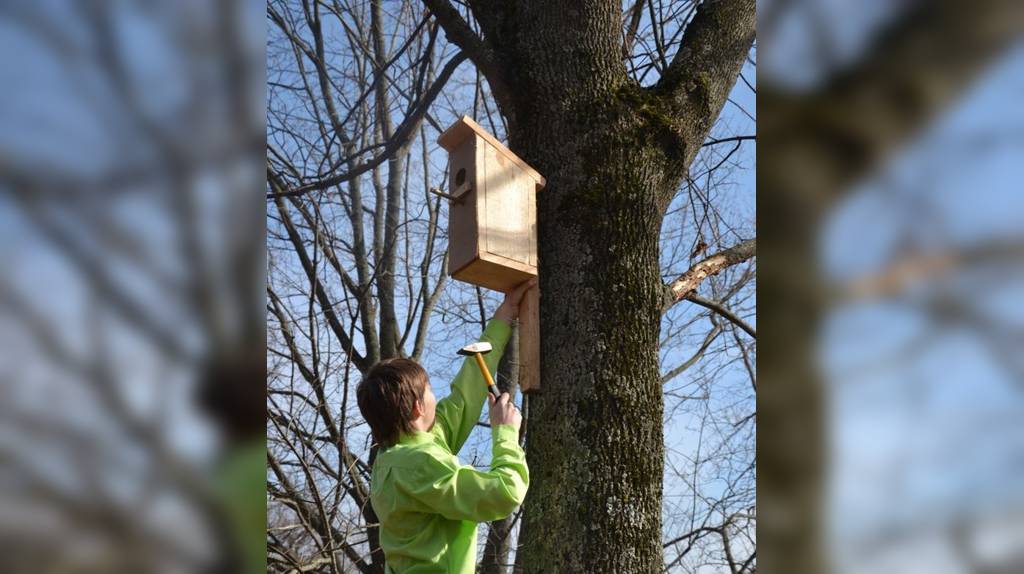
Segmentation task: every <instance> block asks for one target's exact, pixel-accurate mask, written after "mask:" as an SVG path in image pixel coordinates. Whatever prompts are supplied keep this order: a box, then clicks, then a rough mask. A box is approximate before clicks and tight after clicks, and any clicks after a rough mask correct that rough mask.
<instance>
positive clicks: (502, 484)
mask: <svg viewBox="0 0 1024 574" xmlns="http://www.w3.org/2000/svg"><path fill="white" fill-rule="evenodd" d="M491 437H492V451H493V458H492V461H491V469H490V470H489V471H487V472H482V471H479V470H477V469H475V468H473V467H472V466H462V465H461V464H459V461H458V459H457V458H456V457H455V456H453V455H448V454H447V453H441V452H440V449H436V450H437V453H438V454H439V455H440V456H425V457H424V459H423V461H422V462H423V463H422V464H420V465H418V467H417V469H416V470H415V471H414V472H411V473H407V474H403V475H400V478H398V481H399V485H400V487H401V488H402V489H403V490H405V491H406V493H407V494H408V495H409V496H410V497H412V498H413V499H414V500H416V501H418V502H419V503H421V504H422V505H424V506H425V507H426V508H425V510H427V511H429V512H434V513H437V514H440V515H441V516H444V517H445V518H448V519H450V520H466V521H470V522H488V521H491V520H498V519H501V518H504V517H506V516H508V515H510V514H512V511H513V510H515V508H516V507H517V506H519V505H520V504H522V503H523V499H524V498H525V497H526V490H527V488H529V486H530V475H529V470H528V469H527V467H526V455H525V453H524V452H523V449H522V448H521V447H520V446H519V433H518V432H517V431H516V429H515V428H514V427H513V426H511V425H498V426H497V427H496V428H494V429H492V431H491Z"/></svg>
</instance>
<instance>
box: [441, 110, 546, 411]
mask: <svg viewBox="0 0 1024 574" xmlns="http://www.w3.org/2000/svg"><path fill="white" fill-rule="evenodd" d="M437 141H438V143H439V144H440V145H441V146H442V147H444V148H445V149H446V150H447V151H448V154H449V155H448V159H449V168H448V172H449V180H448V194H447V196H448V198H449V199H450V201H451V204H450V205H451V209H450V210H449V213H448V267H449V269H450V270H451V275H452V277H454V278H455V279H458V280H460V281H465V282H467V283H471V284H473V285H478V286H480V287H485V288H487V289H493V290H495V291H502V292H508V291H510V290H511V289H512V288H513V287H515V286H517V285H519V284H521V283H522V282H523V281H526V280H528V279H530V278H532V277H536V276H537V264H538V261H537V202H536V192H537V191H539V190H540V189H541V188H543V187H544V184H545V181H544V177H543V176H541V175H540V174H539V173H538V172H537V170H535V169H533V168H532V167H530V166H529V165H528V164H527V163H526V162H525V161H523V160H522V159H521V158H519V156H517V155H516V154H514V153H512V151H511V150H510V149H508V148H507V147H505V146H504V145H503V144H502V143H501V142H499V141H498V140H497V139H496V138H495V137H494V136H492V135H491V134H490V133H488V132H487V130H485V129H483V128H482V127H481V126H480V125H479V124H478V123H476V122H475V121H473V120H472V119H470V118H469V117H467V116H462V117H461V118H460V119H459V120H458V121H456V122H455V123H454V124H452V125H451V126H450V127H449V128H448V129H447V130H445V132H444V133H443V134H441V136H440V137H439V138H438V140H437ZM539 319H540V317H539V294H538V293H537V292H536V291H534V292H533V293H532V294H531V295H529V296H528V300H527V301H524V303H523V307H522V309H521V312H520V330H519V332H520V355H521V356H520V387H521V388H522V390H523V392H528V391H532V390H537V389H538V388H539V380H540V364H539V354H540V350H539V347H540V323H539Z"/></svg>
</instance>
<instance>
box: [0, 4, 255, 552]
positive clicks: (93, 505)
mask: <svg viewBox="0 0 1024 574" xmlns="http://www.w3.org/2000/svg"><path fill="white" fill-rule="evenodd" d="M252 7H253V6H252V5H249V6H244V5H242V4H240V3H237V2H224V3H219V4H217V5H216V6H206V5H201V4H196V3H190V4H188V5H187V6H186V5H179V4H177V3H176V4H172V5H161V4H159V3H157V4H153V3H136V2H123V3H105V2H82V3H79V2H53V3H46V4H34V3H4V5H3V7H0V38H3V42H2V43H3V53H4V55H3V56H2V59H3V65H2V66H0V70H2V71H0V75H2V79H0V83H2V84H3V85H4V99H3V104H2V105H0V126H2V128H0V218H2V221H3V223H2V224H0V233H2V234H3V240H2V244H3V248H2V255H0V259H2V261H3V268H4V272H3V273H2V278H0V309H2V313H3V321H2V322H0V338H2V343H0V349H2V350H0V364H2V365H3V367H2V371H3V374H2V375H0V436H2V437H3V438H2V441H0V460H2V461H3V462H2V464H0V485H2V487H0V541H2V542H0V570H3V571H5V572H40V571H85V572H88V571H106V572H182V571H196V570H203V569H211V568H212V569H218V568H219V569H225V568H227V569H232V570H235V571H238V570H240V569H242V568H245V569H246V571H252V570H254V569H258V568H261V567H262V564H261V562H262V559H261V558H260V554H259V551H260V550H261V548H260V546H261V545H262V532H260V531H261V530H262V529H261V528H259V527H258V526H257V528H256V531H257V536H258V537H259V538H260V539H258V540H256V541H255V542H256V543H257V544H258V545H257V546H256V547H255V552H254V551H253V544H252V542H253V539H252V537H251V536H250V537H249V538H248V539H246V538H245V536H244V533H243V532H242V530H241V526H240V525H241V524H242V523H241V522H240V521H238V520H236V518H239V517H240V516H242V515H246V516H255V517H257V519H258V517H259V516H261V515H262V512H263V510H262V509H263V507H264V500H265V498H264V496H263V494H262V493H261V492H260V491H261V490H262V488H260V487H261V486H262V485H261V484H260V483H261V482H262V480H261V477H256V476H254V477H253V478H254V479H255V480H256V486H257V489H256V491H255V496H254V497H252V498H250V499H248V500H241V501H240V500H239V498H238V496H239V494H241V493H245V492H251V491H252V489H251V488H250V489H248V490H247V489H246V486H245V485H242V484H240V483H238V482H234V481H233V480H234V479H233V478H230V477H231V475H232V471H231V470H230V469H231V468H237V467H235V466H233V465H235V464H239V463H241V464H242V465H243V466H244V462H245V461H246V460H248V461H251V459H252V456H251V454H252V453H253V452H259V451H261V450H262V442H263V438H262V429H263V427H264V426H265V423H264V417H263V410H262V409H263V407H262V404H263V402H264V399H263V389H264V385H263V382H262V378H263V377H262V371H263V361H264V359H263V355H264V353H263V349H264V344H265V343H264V341H265V332H264V330H263V309H262V308H263V303H262V299H263V293H262V290H261V289H260V288H259V286H260V285H261V283H262V281H263V277H264V263H263V254H264V252H263V251H262V250H261V249H260V245H261V244H262V242H263V240H264V233H263V229H264V228H263V226H262V223H263V221H262V220H263V217H264V215H263V213H264V212H263V208H262V205H260V204H259V202H258V199H259V196H258V195H254V193H255V194H258V193H259V187H260V185H259V182H260V180H261V177H262V169H261V165H260V163H259V162H260V159H259V156H261V155H262V148H263V143H262V142H263V139H264V135H265V124H264V116H263V107H264V106H263V99H264V98H263V95H262V94H263V90H264V81H265V80H264V77H263V74H262V65H263V64H262V59H261V55H262V54H261V48H260V46H261V44H262V33H261V32H262V30H261V26H260V24H261V19H260V13H259V11H258V10H253V9H252ZM254 155H255V157H254ZM254 200H257V201H256V202H254ZM225 394H227V395H230V402H231V406H230V407H229V408H221V407H222V406H223V405H220V406H216V405H215V403H217V401H218V400H219V398H218V397H222V396H223V395H225ZM197 397H203V403H204V404H206V406H212V407H214V408H213V410H212V411H204V410H203V409H202V408H200V401H199V400H197ZM211 414H212V415H213V416H212V418H211V416H210V415H211ZM253 428H255V430H256V432H252V429H253ZM243 453H245V454H243ZM240 457H241V458H240ZM246 457H248V458H246ZM261 459H262V455H259V456H258V458H257V459H256V460H257V463H261V462H262V460H261ZM260 466H262V465H261V464H260ZM256 468H257V471H258V470H259V466H257V467H256ZM235 478H237V476H236V477H235ZM251 483H252V481H250V485H251ZM228 490H230V492H228ZM242 496H245V495H244V494H243V495H242ZM235 511H238V512H240V513H241V514H238V515H235V514H233V512H235ZM246 520H247V522H248V523H249V524H251V523H252V521H249V520H248V519H246ZM250 529H251V526H250ZM247 542H248V545H246V543H247Z"/></svg>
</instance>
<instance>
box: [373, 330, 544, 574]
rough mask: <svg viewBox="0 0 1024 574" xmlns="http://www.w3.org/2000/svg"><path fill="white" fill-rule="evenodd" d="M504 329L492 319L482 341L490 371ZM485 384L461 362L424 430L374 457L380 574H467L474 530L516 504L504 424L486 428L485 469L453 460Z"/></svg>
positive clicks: (522, 464) (513, 459)
mask: <svg viewBox="0 0 1024 574" xmlns="http://www.w3.org/2000/svg"><path fill="white" fill-rule="evenodd" d="M510 333H511V327H509V325H508V323H506V322H504V321H502V320H500V319H492V320H491V322H490V323H488V325H487V329H485V330H484V334H483V338H482V339H481V340H483V341H489V342H490V343H491V345H493V350H492V351H491V352H490V353H488V354H487V355H484V358H485V360H486V362H487V367H488V369H490V370H491V372H492V373H493V372H494V371H495V369H496V367H497V365H498V360H499V359H500V358H501V354H502V352H503V351H504V350H505V344H506V343H507V342H508V338H509V335H510ZM486 400H487V384H486V383H485V382H484V379H483V375H482V374H481V373H480V369H479V367H478V366H477V365H476V362H475V359H473V358H472V357H469V358H467V360H466V361H465V362H464V363H463V364H462V368H461V369H460V370H459V373H458V375H456V376H455V380H454V381H453V382H452V386H451V394H450V395H449V396H448V397H446V398H444V399H442V400H440V401H438V403H437V419H436V422H435V423H434V426H433V428H432V429H431V430H430V432H417V433H414V434H413V435H403V436H402V437H401V439H399V441H398V444H396V445H395V446H393V447H391V448H389V449H387V450H384V451H382V452H381V453H379V454H378V455H377V459H376V461H374V464H373V478H372V480H371V487H370V501H371V502H372V504H373V509H374V511H376V513H377V517H378V518H380V545H381V548H382V549H383V550H384V559H385V563H386V565H387V567H386V571H387V572H388V573H392V572H393V573H396V574H420V573H424V572H432V573H434V572H444V573H449V574H472V572H473V571H474V569H475V568H476V525H477V523H478V522H488V521H491V520H497V519H500V518H504V517H506V516H508V515H509V514H511V513H512V511H513V510H515V508H516V507H517V506H518V505H520V504H522V502H523V498H524V497H525V496H526V489H527V487H528V486H529V483H530V477H529V472H528V470H527V468H526V455H525V454H524V453H523V449H522V448H520V446H519V433H518V432H517V431H516V429H515V428H514V427H513V426H511V425H498V426H497V427H495V428H493V429H491V437H492V443H491V444H492V461H491V469H490V470H489V471H487V472H481V471H478V470H476V469H475V468H473V467H472V466H463V465H462V464H460V463H459V459H458V458H456V456H455V455H456V454H458V452H459V450H460V449H461V448H462V445H463V444H464V443H465V442H466V439H467V438H468V437H469V433H470V431H471V430H473V425H475V424H476V422H477V419H479V417H480V411H481V409H483V406H484V403H485V402H486Z"/></svg>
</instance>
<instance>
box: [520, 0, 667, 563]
mask: <svg viewBox="0 0 1024 574" xmlns="http://www.w3.org/2000/svg"><path fill="white" fill-rule="evenodd" d="M608 8H609V13H608V14H606V15H605V16H606V17H605V18H603V19H602V18H597V17H596V16H595V14H594V13H593V12H591V13H589V17H590V18H592V19H594V21H591V22H589V24H591V25H593V26H597V27H599V26H602V25H603V26H607V27H608V28H609V29H608V30H606V31H605V32H604V33H601V32H599V31H598V32H595V31H594V30H593V29H590V30H588V28H589V26H587V27H584V26H580V27H576V28H574V29H573V30H567V29H565V28H564V27H562V26H559V25H557V24H549V25H548V26H551V27H553V28H558V29H557V30H556V29H551V30H548V29H543V26H544V25H541V27H542V29H532V30H531V33H530V39H531V40H532V41H534V42H536V45H535V46H532V49H530V50H524V53H529V54H530V55H531V56H532V59H531V61H529V62H522V63H521V64H522V66H523V67H525V68H528V69H529V70H530V72H529V74H528V78H529V79H528V80H527V81H525V82H523V83H522V85H521V86H520V87H521V88H522V89H523V91H522V93H523V94H527V95H529V96H531V97H529V98H527V97H523V98H522V99H521V100H519V101H517V106H516V112H517V113H516V121H514V122H512V123H511V124H510V131H511V133H510V140H511V142H512V145H513V149H516V150H517V152H519V153H522V154H523V155H524V157H525V159H526V160H527V161H528V162H529V163H530V164H531V165H533V166H534V167H536V168H537V169H538V170H539V171H540V172H541V173H542V174H543V175H544V176H545V177H546V178H547V186H546V187H545V188H544V190H542V191H541V192H539V193H538V195H537V218H538V255H539V262H540V265H539V273H540V292H541V311H540V316H541V357H542V361H541V381H542V389H541V392H540V393H539V394H534V395H532V396H531V397H530V413H529V414H530V422H529V434H528V436H527V445H526V451H527V460H528V461H529V465H530V482H531V484H530V490H529V493H528V494H527V499H526V501H525V502H524V505H523V509H524V510H523V512H524V514H523V525H522V529H521V531H520V537H519V545H520V546H519V553H518V557H517V566H519V567H521V569H522V572H524V573H527V574H529V573H535V572H536V573H546V572H661V570H662V566H663V558H662V548H661V500H662V497H661V493H662V467H663V464H664V446H663V438H662V408H663V406H662V395H661V385H660V382H659V373H658V335H659V330H660V322H661V305H662V282H661V279H660V274H659V265H658V239H659V230H660V226H661V219H662V215H663V211H664V205H663V203H664V202H663V198H664V195H665V194H666V192H667V189H666V188H667V187H668V186H670V185H672V184H671V183H669V182H668V181H667V178H666V175H665V173H666V171H667V169H666V162H664V161H663V158H662V153H663V152H662V151H661V149H660V148H659V147H658V146H657V144H656V143H655V142H653V141H652V138H651V131H650V130H649V129H648V126H647V125H646V124H645V121H644V120H643V118H641V117H640V116H639V115H638V114H637V113H636V112H635V110H634V108H633V106H631V105H629V104H628V103H627V102H625V101H623V100H622V99H620V97H619V94H620V93H621V92H620V90H622V89H623V87H624V84H625V82H624V81H623V78H624V74H621V75H620V74H619V73H618V72H620V70H619V67H620V66H621V65H622V64H621V61H619V52H618V50H619V46H618V45H617V39H618V32H617V27H618V25H619V13H618V8H617V5H609V6H608ZM550 9H551V10H553V11H556V12H557V11H564V10H568V11H569V12H572V10H573V9H572V8H570V7H567V6H551V7H550ZM593 10H595V11H596V10H598V9H597V8H595V9H593ZM552 16H554V15H552ZM564 17H565V15H564V14H559V17H551V18H550V19H547V21H548V22H554V23H557V22H560V21H562V22H564ZM540 21H544V20H540ZM545 40H547V41H549V42H551V44H546V43H545ZM608 40H611V43H610V44H609V45H606V46H605V45H600V46H598V45H595V43H600V42H602V41H608ZM552 44H558V45H557V46H556V45H552ZM563 44H564V45H570V46H577V49H576V50H572V51H569V52H567V51H566V50H565V49H564V47H561V46H562V45H563ZM603 55H608V56H609V59H608V60H605V61H602V60H601V57H602V56H603ZM573 58H575V59H576V61H571V60H572V59H573ZM540 94H543V95H542V96H541V95H540Z"/></svg>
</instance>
